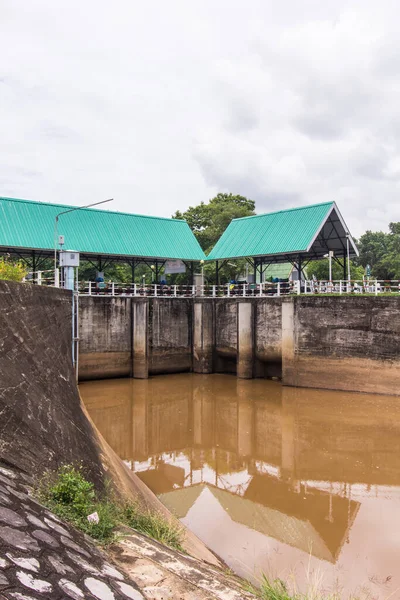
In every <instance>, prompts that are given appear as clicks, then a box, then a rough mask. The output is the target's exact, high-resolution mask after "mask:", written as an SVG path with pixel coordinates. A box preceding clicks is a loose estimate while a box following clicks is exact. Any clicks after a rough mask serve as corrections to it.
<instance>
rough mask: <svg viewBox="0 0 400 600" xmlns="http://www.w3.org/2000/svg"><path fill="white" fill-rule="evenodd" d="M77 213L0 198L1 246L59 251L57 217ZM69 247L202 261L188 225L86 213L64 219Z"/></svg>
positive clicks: (90, 251)
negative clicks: (56, 231)
mask: <svg viewBox="0 0 400 600" xmlns="http://www.w3.org/2000/svg"><path fill="white" fill-rule="evenodd" d="M71 208H76V207H74V206H67V205H64V204H48V203H44V202H34V201H32V200H18V199H15V198H3V197H0V247H3V248H10V249H11V248H17V249H31V250H32V249H37V250H49V251H54V228H55V218H56V215H58V214H59V213H60V212H62V211H63V210H68V209H71ZM58 235H64V236H65V248H67V249H71V250H76V251H78V252H81V253H82V254H94V255H107V256H119V257H121V256H122V257H123V256H127V257H148V258H150V257H151V258H162V259H167V258H171V259H183V260H202V259H204V258H205V255H204V253H203V250H202V249H201V247H200V245H199V243H198V241H197V239H196V238H195V236H194V235H193V233H192V231H191V229H190V228H189V226H188V224H187V223H186V221H181V220H178V219H166V218H163V217H149V216H145V215H136V214H129V213H121V212H114V211H108V210H97V209H91V208H85V209H80V210H76V211H73V212H71V213H68V214H66V215H61V216H60V218H59V222H58Z"/></svg>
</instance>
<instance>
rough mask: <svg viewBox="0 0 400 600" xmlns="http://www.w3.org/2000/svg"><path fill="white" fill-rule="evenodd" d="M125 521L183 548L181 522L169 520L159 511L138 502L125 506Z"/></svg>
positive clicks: (158, 538)
mask: <svg viewBox="0 0 400 600" xmlns="http://www.w3.org/2000/svg"><path fill="white" fill-rule="evenodd" d="M123 514H124V522H125V524H126V525H128V526H129V527H132V528H133V529H136V530H137V531H140V532H141V533H144V534H145V535H148V536H149V537H152V538H154V539H155V540H158V541H159V542H162V543H163V544H165V545H166V546H170V547H171V548H176V549H177V550H182V534H183V530H182V527H181V526H180V525H179V523H176V522H173V521H172V520H167V519H166V518H165V516H164V515H162V514H161V513H159V512H151V511H150V510H149V509H146V508H141V507H140V506H138V505H137V504H132V503H131V504H127V505H126V506H125V507H124V513H123Z"/></svg>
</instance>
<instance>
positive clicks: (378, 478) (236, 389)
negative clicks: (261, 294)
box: [80, 374, 400, 598]
mask: <svg viewBox="0 0 400 600" xmlns="http://www.w3.org/2000/svg"><path fill="white" fill-rule="evenodd" d="M80 391H81V395H82V398H83V400H84V402H85V404H86V407H87V409H88V411H89V413H90V415H91V417H92V419H93V421H94V422H95V424H96V426H97V427H98V429H99V430H100V431H101V433H102V434H103V436H104V437H105V439H106V440H107V442H108V443H109V444H110V445H111V446H112V448H113V449H114V450H115V451H116V452H117V453H118V454H119V456H120V457H121V458H122V459H123V460H124V461H125V462H126V464H127V465H128V466H129V467H130V468H131V469H132V470H133V471H135V472H136V473H137V474H138V476H139V477H140V478H141V479H142V480H143V481H144V482H145V483H146V484H147V485H148V487H149V488H150V489H151V490H152V491H153V492H154V493H155V494H157V496H158V497H159V498H160V500H161V501H162V502H163V503H164V504H165V505H166V506H167V507H168V508H169V509H170V510H171V511H172V512H174V513H175V514H176V515H177V516H178V517H179V518H180V519H181V520H182V522H183V523H184V524H185V525H187V526H188V527H189V528H190V529H191V530H192V531H193V532H194V533H195V534H196V535H197V536H198V537H199V538H200V539H201V540H203V542H205V543H206V544H207V545H208V546H209V547H210V548H211V549H212V550H213V551H214V552H216V553H217V554H218V555H219V556H221V557H222V558H223V559H224V560H225V562H226V563H227V564H228V565H229V566H230V567H231V568H232V569H233V570H234V571H235V572H237V573H238V574H239V575H241V576H244V577H246V578H248V579H251V580H253V581H256V580H257V579H258V578H259V577H260V574H261V573H266V574H267V575H268V576H269V577H280V578H282V579H291V578H292V577H294V578H295V579H296V582H297V585H298V586H299V587H300V589H302V590H305V588H306V587H307V586H308V585H310V584H311V583H315V582H316V581H322V583H321V584H320V587H321V588H322V589H324V590H333V589H334V590H340V591H342V592H343V593H348V592H352V593H355V592H357V593H359V594H361V595H362V596H365V595H367V596H369V597H372V598H387V597H388V596H389V595H390V594H393V595H392V596H391V597H392V598H400V401H399V399H398V398H394V397H387V396H373V395H364V394H355V393H342V392H329V391H326V390H325V391H321V390H310V389H295V388H286V387H283V386H281V384H280V383H279V382H274V381H267V380H248V381H247V380H239V379H237V378H236V377H234V376H231V375H193V374H182V375H166V376H158V377H154V378H152V379H149V380H143V381H141V380H133V379H119V380H108V381H93V382H85V383H82V384H81V385H80Z"/></svg>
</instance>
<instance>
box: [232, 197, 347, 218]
mask: <svg viewBox="0 0 400 600" xmlns="http://www.w3.org/2000/svg"><path fill="white" fill-rule="evenodd" d="M328 204H335V201H334V200H330V201H329V202H318V203H317V204H306V205H305V206H295V207H294V208H284V209H282V210H273V211H272V212H267V213H260V214H257V215H250V216H249V217H238V218H237V219H232V221H243V220H244V219H255V218H256V217H267V216H269V215H278V214H279V213H287V212H292V211H294V210H304V209H305V208H314V207H316V206H328ZM232 221H231V222H232Z"/></svg>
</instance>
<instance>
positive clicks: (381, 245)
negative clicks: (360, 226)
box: [358, 223, 400, 279]
mask: <svg viewBox="0 0 400 600" xmlns="http://www.w3.org/2000/svg"><path fill="white" fill-rule="evenodd" d="M358 249H359V251H360V256H359V259H358V261H359V263H360V264H361V265H362V266H363V267H364V268H365V267H366V265H367V264H369V265H370V266H371V275H372V277H376V279H399V278H400V223H390V225H389V233H384V232H383V231H366V232H365V233H364V234H363V235H362V236H361V237H360V239H359V241H358Z"/></svg>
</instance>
